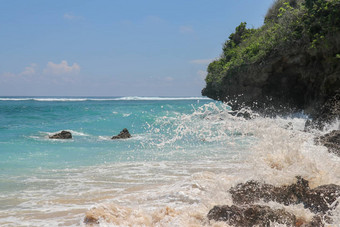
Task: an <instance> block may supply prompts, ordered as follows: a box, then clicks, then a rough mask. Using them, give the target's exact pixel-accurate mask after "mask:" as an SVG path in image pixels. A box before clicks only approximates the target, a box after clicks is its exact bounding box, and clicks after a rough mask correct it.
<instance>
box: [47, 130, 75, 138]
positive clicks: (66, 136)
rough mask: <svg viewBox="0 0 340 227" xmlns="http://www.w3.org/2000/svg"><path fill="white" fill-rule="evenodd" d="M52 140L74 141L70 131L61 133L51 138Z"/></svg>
mask: <svg viewBox="0 0 340 227" xmlns="http://www.w3.org/2000/svg"><path fill="white" fill-rule="evenodd" d="M49 138H50V139H72V134H71V133H70V132H69V131H61V132H60V133H57V134H54V135H53V136H49Z"/></svg>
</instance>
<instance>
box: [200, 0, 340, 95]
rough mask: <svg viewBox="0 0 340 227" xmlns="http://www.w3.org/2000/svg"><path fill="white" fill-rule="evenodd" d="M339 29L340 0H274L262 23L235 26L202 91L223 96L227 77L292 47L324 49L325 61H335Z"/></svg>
mask: <svg viewBox="0 0 340 227" xmlns="http://www.w3.org/2000/svg"><path fill="white" fill-rule="evenodd" d="M339 31H340V0H276V1H275V2H274V4H273V5H272V7H271V8H270V9H269V10H268V12H267V15H266V17H265V20H264V25H263V26H262V27H260V28H257V29H249V28H247V27H246V23H245V22H242V23H241V24H240V25H239V26H238V27H236V29H235V32H234V33H232V34H231V35H230V36H229V39H228V40H227V41H226V42H225V43H224V45H223V52H222V54H221V57H220V58H219V59H218V60H216V61H214V62H212V63H211V64H210V65H209V66H208V69H207V71H208V74H207V77H206V79H205V80H206V83H207V85H206V88H205V89H203V91H202V94H203V95H205V96H209V97H211V98H214V99H218V100H225V97H226V96H227V95H229V94H228V92H226V89H229V88H228V84H227V83H228V81H229V80H230V78H232V77H237V76H239V74H240V73H242V72H244V71H245V70H247V69H248V71H249V68H250V67H254V65H256V66H260V65H265V64H266V63H268V60H269V59H270V58H272V57H273V56H278V53H287V51H289V50H291V49H293V48H294V49H298V50H299V51H301V52H308V53H309V54H310V55H311V56H312V55H314V56H316V57H317V55H320V53H321V55H322V54H323V53H326V55H330V56H327V62H329V61H333V63H334V62H335V63H334V64H338V62H339V58H340V57H339V56H340V53H339V52H337V51H338V50H337V48H334V43H337V44H336V45H339V44H338V42H339V37H338V36H339ZM334 51H335V52H334ZM323 55H325V54H323ZM330 64H331V63H330Z"/></svg>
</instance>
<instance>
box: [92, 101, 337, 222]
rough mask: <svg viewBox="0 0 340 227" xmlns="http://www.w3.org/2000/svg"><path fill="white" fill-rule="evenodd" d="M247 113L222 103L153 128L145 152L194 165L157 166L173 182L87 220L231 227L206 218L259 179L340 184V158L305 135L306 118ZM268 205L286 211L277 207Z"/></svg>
mask: <svg viewBox="0 0 340 227" xmlns="http://www.w3.org/2000/svg"><path fill="white" fill-rule="evenodd" d="M193 108H194V107H193ZM241 112H248V113H250V115H251V119H250V120H246V119H244V118H242V117H235V116H234V115H232V114H230V113H231V111H230V107H229V106H227V105H224V104H216V103H209V104H206V105H203V106H201V107H199V108H197V109H195V111H194V112H193V113H192V114H180V113H176V112H169V113H168V114H166V115H165V116H162V117H159V118H158V119H156V121H155V122H154V123H153V124H150V125H148V126H147V128H146V130H147V132H148V134H149V135H150V136H149V137H148V139H147V140H145V141H143V142H141V146H142V147H143V148H147V149H154V150H159V151H161V152H163V153H165V154H166V155H174V153H180V154H181V155H182V156H183V155H184V154H185V153H190V152H194V153H197V154H198V155H197V156H195V155H194V154H190V156H191V157H195V158H193V160H191V161H189V162H188V161H183V162H182V161H180V160H178V161H177V162H168V163H167V162H164V163H163V164H162V165H164V166H163V167H162V168H159V169H158V168H157V167H155V166H154V167H153V168H156V169H154V171H156V172H157V174H155V175H158V177H160V178H159V179H162V178H163V177H164V179H166V177H169V176H171V177H170V178H172V180H164V181H163V182H161V181H158V183H157V184H150V185H148V184H147V183H146V182H144V183H143V186H141V187H140V188H138V189H136V190H127V192H126V193H122V194H121V197H119V198H115V199H111V200H109V201H106V202H105V203H101V204H96V205H95V206H94V207H93V208H92V209H91V210H89V211H88V212H87V214H86V218H87V220H92V219H93V220H99V223H100V225H101V226H106V225H116V226H142V225H144V226H227V225H226V224H225V223H222V222H219V223H217V222H211V221H208V220H207V218H206V214H207V213H208V211H209V210H210V209H211V208H212V207H213V206H214V205H232V200H231V197H230V194H229V193H228V190H229V189H230V187H232V186H235V185H236V184H238V183H244V182H246V181H247V180H258V181H261V182H266V183H270V184H273V185H276V186H279V185H288V184H291V183H294V182H295V177H296V176H302V177H303V178H305V179H307V180H308V181H309V182H310V186H311V187H312V188H313V187H317V186H319V185H323V184H332V183H333V184H338V185H339V184H340V165H339V161H340V159H339V157H337V156H335V155H334V154H331V153H328V151H327V149H326V148H325V147H323V146H319V145H315V143H314V138H315V137H316V136H318V135H321V134H324V133H326V132H327V130H326V131H324V132H320V131H313V132H305V131H304V125H305V121H306V119H307V118H306V116H303V115H299V117H276V118H263V117H260V116H259V115H257V114H255V113H252V112H251V111H250V110H247V109H243V110H241ZM338 124H339V123H338V122H335V123H334V124H333V125H329V127H328V130H330V129H332V128H337V127H339V125H338ZM179 157H181V156H179ZM163 175H164V176H163ZM147 177H150V179H152V178H154V177H155V176H154V175H149V176H147ZM148 179H149V178H148ZM146 181H147V180H146ZM266 205H269V206H271V207H273V208H282V207H283V205H281V204H278V203H275V202H270V203H267V204H266ZM285 209H287V210H288V211H290V212H292V213H294V214H295V215H296V216H297V217H299V218H303V219H305V220H310V219H311V218H312V216H313V214H311V213H310V211H308V210H306V209H304V208H303V205H291V206H288V207H287V206H285ZM333 214H334V216H333V219H334V225H335V226H336V225H340V208H339V207H338V208H337V209H336V210H335V211H333Z"/></svg>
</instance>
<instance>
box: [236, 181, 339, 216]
mask: <svg viewBox="0 0 340 227" xmlns="http://www.w3.org/2000/svg"><path fill="white" fill-rule="evenodd" d="M229 192H230V193H231V195H232V199H233V202H234V203H235V204H239V205H245V204H253V203H256V202H259V201H260V200H263V201H264V202H269V201H275V202H277V203H281V204H284V205H291V204H299V203H302V204H303V205H304V207H305V208H307V209H309V210H310V211H312V212H314V213H327V212H328V211H330V210H333V209H335V208H336V207H337V206H338V204H339V202H338V201H337V199H338V198H339V197H340V186H339V185H334V184H329V185H322V186H319V187H317V188H314V189H310V188H309V184H308V181H307V180H304V179H303V178H301V177H297V183H295V184H292V185H288V186H281V187H275V186H273V185H270V184H264V183H260V182H257V181H248V182H246V183H243V184H239V185H237V186H235V187H233V188H231V189H230V190H229Z"/></svg>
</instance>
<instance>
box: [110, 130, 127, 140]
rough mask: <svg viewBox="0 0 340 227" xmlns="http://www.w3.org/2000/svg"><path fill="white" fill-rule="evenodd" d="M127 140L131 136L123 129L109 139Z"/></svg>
mask: <svg viewBox="0 0 340 227" xmlns="http://www.w3.org/2000/svg"><path fill="white" fill-rule="evenodd" d="M127 138H131V134H130V133H129V131H128V130H127V129H126V128H124V129H123V130H122V131H121V132H120V133H119V134H118V135H116V136H113V137H112V138H111V139H113V140H114V139H127Z"/></svg>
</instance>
